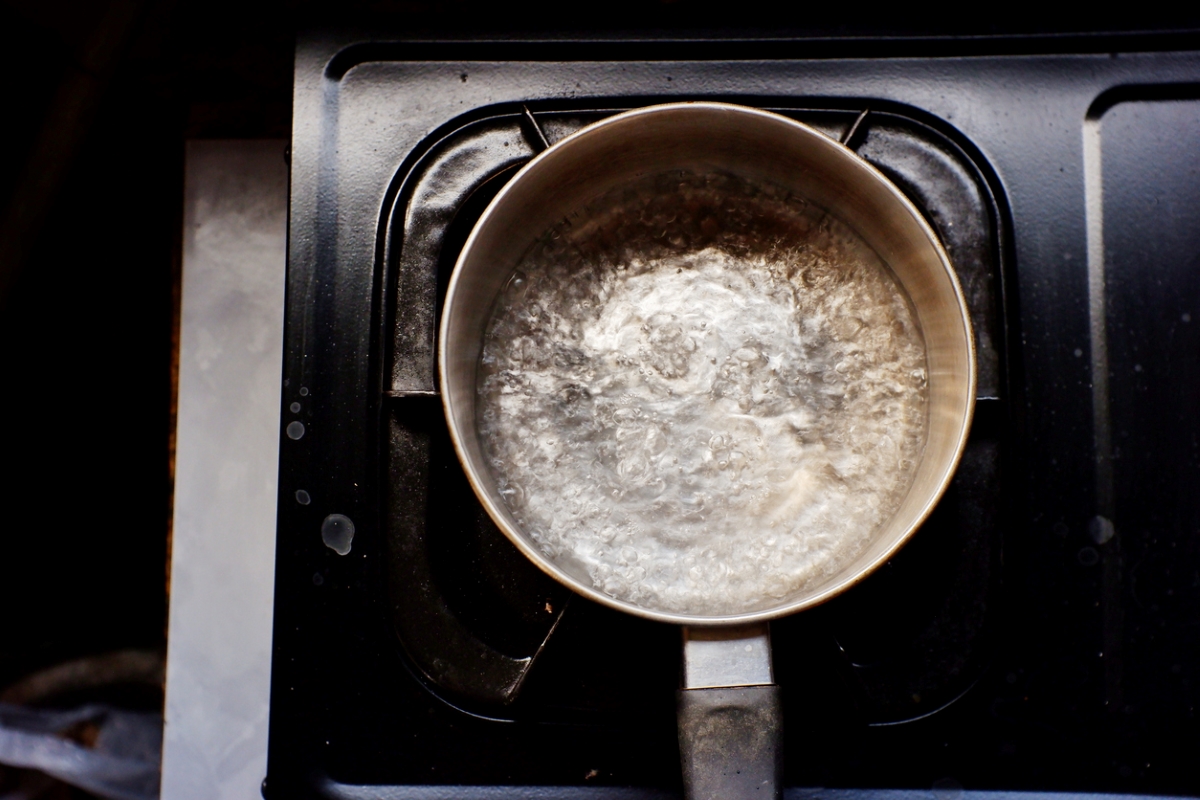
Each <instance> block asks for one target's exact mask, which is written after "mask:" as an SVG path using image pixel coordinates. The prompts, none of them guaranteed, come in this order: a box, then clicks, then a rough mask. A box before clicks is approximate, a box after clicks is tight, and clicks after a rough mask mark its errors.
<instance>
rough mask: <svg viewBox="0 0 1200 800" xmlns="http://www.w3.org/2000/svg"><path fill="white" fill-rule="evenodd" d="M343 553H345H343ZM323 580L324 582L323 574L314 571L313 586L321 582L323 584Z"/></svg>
mask: <svg viewBox="0 0 1200 800" xmlns="http://www.w3.org/2000/svg"><path fill="white" fill-rule="evenodd" d="M343 555H345V554H344V553H343ZM324 582H325V576H324V575H322V574H321V573H319V572H314V573H313V586H320V585H321V584H323V583H324Z"/></svg>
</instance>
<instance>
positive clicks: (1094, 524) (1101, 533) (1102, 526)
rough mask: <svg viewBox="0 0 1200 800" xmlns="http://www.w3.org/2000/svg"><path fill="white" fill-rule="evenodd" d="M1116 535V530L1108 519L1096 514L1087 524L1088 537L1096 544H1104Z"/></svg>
mask: <svg viewBox="0 0 1200 800" xmlns="http://www.w3.org/2000/svg"><path fill="white" fill-rule="evenodd" d="M1116 535H1117V529H1116V528H1115V527H1113V524H1112V520H1110V519H1109V518H1108V517H1105V516H1103V515H1101V514H1097V515H1096V516H1094V517H1092V518H1091V520H1090V521H1089V522H1088V536H1089V537H1091V540H1092V541H1093V542H1095V543H1096V544H1104V543H1105V542H1107V541H1109V540H1110V539H1112V538H1113V537H1114V536H1116Z"/></svg>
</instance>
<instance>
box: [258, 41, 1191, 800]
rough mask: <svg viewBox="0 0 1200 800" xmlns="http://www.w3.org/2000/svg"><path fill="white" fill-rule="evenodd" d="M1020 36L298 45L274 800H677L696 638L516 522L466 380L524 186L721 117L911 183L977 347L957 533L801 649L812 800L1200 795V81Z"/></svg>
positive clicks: (864, 589) (797, 719)
mask: <svg viewBox="0 0 1200 800" xmlns="http://www.w3.org/2000/svg"><path fill="white" fill-rule="evenodd" d="M870 44H871V43H870V42H866V43H863V42H859V43H858V44H857V45H856V47H857V48H858V49H859V50H863V51H871V50H872V48H871V47H870ZM1060 44H1061V43H1060ZM1105 44H1107V45H1109V46H1116V45H1121V42H1120V41H1116V42H1115V43H1114V42H1106V43H1105ZM1009 45H1012V51H1013V52H1014V53H1023V54H1015V55H1008V54H1004V53H1003V52H1000V53H998V54H995V55H987V56H974V55H969V54H967V53H965V52H955V51H954V50H953V49H952V48H950V49H947V48H946V47H943V48H942V50H941V51H939V52H938V55H937V56H936V57H933V56H929V57H926V56H923V55H922V54H921V52H920V51H921V45H920V44H919V43H917V44H915V45H913V46H912V47H911V48H910V50H911V51H906V50H904V49H902V48H901V49H899V50H898V49H897V47H896V45H895V44H894V43H891V44H886V43H884V44H881V45H880V47H879V48H876V49H877V50H878V51H879V52H883V53H885V54H886V55H885V56H884V57H878V58H870V57H841V56H842V55H844V53H839V52H838V48H837V47H836V46H833V45H830V44H829V43H828V42H826V43H824V44H820V45H819V46H817V45H813V44H811V43H808V44H806V43H805V42H804V41H794V42H787V41H781V40H773V41H769V42H758V43H756V42H745V41H742V42H721V41H704V42H700V41H690V42H689V41H673V42H664V41H649V40H636V39H632V40H624V41H621V42H612V41H609V42H595V41H592V42H589V41H564V40H548V39H541V40H536V41H430V40H425V41H383V40H373V39H371V38H369V37H368V38H362V37H352V36H348V37H342V38H338V37H315V38H311V39H309V40H307V41H305V42H304V43H302V44H301V46H300V47H299V48H298V51H297V59H296V78H295V80H296V83H295V107H294V131H293V140H292V150H291V169H292V184H291V221H290V225H291V228H290V245H289V263H288V297H287V317H286V333H285V362H284V385H283V390H282V398H283V409H284V413H283V426H284V429H283V431H281V456H280V459H281V472H280V505H279V532H278V547H277V574H276V602H275V639H274V666H273V682H272V699H271V727H270V754H269V765H268V779H267V782H266V784H265V786H264V792H265V794H266V795H267V796H268V797H271V798H274V797H281V798H282V797H381V796H382V797H395V798H401V797H422V798H424V797H443V796H444V797H456V798H463V797H473V796H479V797H508V796H513V797H517V796H521V797H524V796H554V797H573V796H579V797H622V798H624V797H671V796H676V795H677V794H678V793H679V789H680V787H679V767H678V744H677V741H676V730H675V717H674V713H675V712H674V702H675V700H674V692H675V689H676V688H677V687H678V685H679V670H680V664H679V653H680V633H679V630H678V629H677V628H674V627H671V626H668V625H663V624H659V623H654V622H650V621H647V620H642V619H637V618H633V617H630V616H628V615H623V614H620V613H618V612H615V611H613V610H611V609H608V608H604V607H601V606H598V605H596V604H594V603H591V602H589V601H587V600H585V599H583V598H581V597H576V596H572V595H571V593H570V592H569V591H567V590H566V589H564V588H562V587H560V586H558V585H557V584H556V583H554V582H553V581H552V580H550V579H549V578H547V577H546V576H544V575H543V574H542V573H541V572H539V571H538V570H537V568H536V567H534V566H533V565H531V564H530V563H529V562H527V561H526V560H525V559H524V557H523V556H521V555H520V553H518V552H517V551H516V549H515V548H514V547H513V546H512V545H511V544H509V542H508V540H507V539H505V538H504V536H503V535H502V534H500V532H499V531H498V530H497V529H496V528H495V527H494V526H493V525H492V523H491V522H490V520H489V518H488V517H487V514H486V513H485V512H484V511H483V510H482V508H481V507H480V506H479V504H478V502H477V501H476V499H475V497H474V494H473V493H472V491H471V489H470V487H469V486H468V484H467V482H466V479H465V477H464V475H463V473H462V470H461V468H460V467H459V466H458V463H457V461H456V459H455V456H454V452H453V449H452V447H451V446H450V443H449V437H448V434H447V431H446V426H445V423H444V421H443V416H442V411H441V403H440V399H439V398H438V396H437V381H436V376H435V368H434V353H435V330H436V327H437V321H438V317H439V311H440V304H441V297H442V293H443V292H444V289H445V286H446V282H447V281H448V279H449V274H450V270H451V268H452V267H453V265H454V262H455V259H456V257H457V254H458V251H459V249H460V248H461V246H462V244H463V243H464V241H465V239H466V236H467V235H468V233H469V232H470V230H471V228H472V226H473V224H474V222H475V220H476V219H477V218H478V217H479V215H480V214H481V213H482V211H483V209H484V208H485V207H486V206H487V204H488V202H489V201H490V200H491V199H492V197H494V196H495V195H496V193H497V192H498V191H499V189H500V188H501V187H502V186H503V185H504V184H505V182H506V181H507V180H508V179H509V178H511V177H512V175H513V174H515V172H516V171H517V170H518V169H519V168H520V166H521V165H522V164H524V163H525V162H526V161H528V160H529V159H530V158H531V157H532V156H533V155H535V154H536V153H537V152H539V151H540V150H541V149H544V148H545V147H546V146H547V145H548V144H553V143H554V142H555V141H557V140H559V139H561V138H562V137H564V136H566V135H568V134H570V133H571V132H573V131H575V130H578V129H579V128H580V127H582V126H584V125H586V124H588V123H590V122H593V121H595V120H598V119H602V118H604V117H605V116H608V115H611V114H614V113H618V112H620V111H623V110H626V109H630V108H636V107H640V106H645V105H650V104H653V103H656V102H665V101H678V100H688V99H696V100H699V99H705V100H722V101H727V102H734V103H740V104H743V105H750V106H755V107H760V108H764V109H770V110H772V111H775V112H778V113H781V114H785V115H787V116H790V117H792V118H794V119H797V120H799V121H801V122H804V123H806V124H808V125H810V126H812V127H814V128H816V129H818V130H820V131H822V132H824V133H826V134H827V135H829V136H831V137H833V138H835V139H838V140H841V141H843V142H844V143H845V144H846V145H847V146H848V147H851V148H852V149H854V150H856V151H857V152H858V153H859V155H861V156H862V157H863V158H865V159H866V160H868V161H869V162H871V163H872V164H874V165H875V166H876V167H878V168H879V169H880V170H881V171H883V172H884V173H885V174H886V175H887V176H888V177H889V178H891V179H892V180H893V181H894V182H895V183H896V185H897V186H899V187H900V188H901V190H902V191H904V192H905V193H906V194H907V195H908V196H909V197H910V198H911V199H912V200H913V202H914V203H915V204H916V206H917V207H918V208H919V209H920V210H921V212H922V213H923V214H924V215H925V216H926V218H927V219H928V221H929V222H930V223H931V225H932V227H933V228H934V230H935V231H936V232H937V234H938V235H939V236H940V237H941V239H942V241H943V243H944V244H945V246H946V249H947V251H948V253H949V255H950V257H951V260H952V261H953V263H954V265H955V268H956V270H957V271H958V274H959V278H960V280H961V282H962V285H963V288H964V292H965V294H966V297H967V302H968V306H969V308H970V311H971V315H972V319H973V322H974V326H975V332H976V338H977V347H978V355H979V385H978V397H977V400H976V415H975V423H974V427H973V430H972V433H971V438H970V442H969V444H968V447H967V450H966V454H965V456H964V458H963V461H962V465H961V466H960V468H959V469H958V472H957V473H956V477H955V480H954V483H953V484H952V486H951V488H950V490H949V491H948V493H947V494H946V496H945V497H944V499H943V500H942V502H941V503H940V504H939V506H938V508H937V510H936V511H935V513H934V515H933V516H932V517H931V519H930V520H929V521H928V522H927V523H926V524H925V525H924V526H923V528H922V529H921V531H920V532H919V533H918V534H917V535H916V537H915V538H914V539H913V541H912V542H911V543H910V544H909V545H908V546H906V548H905V549H904V550H902V551H901V552H900V553H899V554H898V555H897V556H896V557H895V558H894V559H893V560H892V561H891V562H890V563H889V564H888V565H887V566H886V567H885V568H883V569H882V570H880V571H879V572H878V573H876V574H875V575H873V576H872V577H871V578H870V579H868V580H867V581H866V582H864V583H863V584H862V585H860V586H858V587H856V588H854V589H853V590H851V591H850V592H848V593H847V594H845V595H844V596H842V597H840V598H838V599H837V600H835V601H833V602H830V603H828V604H826V605H824V606H822V607H819V608H816V609H813V610H810V611H806V612H803V613H801V614H798V615H795V616H794V617H791V618H787V619H783V620H780V621H777V622H775V623H773V625H772V638H773V644H774V648H775V666H776V676H777V680H778V682H779V683H780V685H781V686H782V687H783V692H784V714H785V720H786V725H787V728H786V734H785V736H786V742H785V783H786V785H787V786H789V787H809V788H810V789H811V787H834V788H842V789H855V790H870V789H899V790H906V789H907V790H921V791H928V790H930V789H933V790H934V791H935V792H938V793H943V794H945V793H948V795H949V796H954V795H957V794H959V793H961V792H962V791H964V787H965V790H966V791H968V792H969V791H973V790H1023V791H1069V792H1123V793H1158V794H1161V793H1181V794H1195V793H1197V792H1198V791H1200V778H1197V776H1196V774H1195V771H1194V769H1192V764H1193V757H1192V754H1193V753H1194V752H1195V747H1196V746H1197V745H1198V744H1200V741H1198V740H1200V724H1198V723H1197V721H1196V719H1195V714H1194V705H1195V702H1196V692H1197V689H1196V684H1197V681H1198V680H1200V658H1197V656H1200V536H1197V535H1196V534H1197V533H1200V503H1198V502H1197V500H1196V499H1195V495H1196V493H1195V492H1194V491H1191V490H1190V488H1191V487H1193V486H1195V485H1198V480H1197V479H1198V478H1200V474H1198V472H1200V423H1198V422H1197V421H1196V420H1197V419H1200V414H1198V413H1197V412H1200V385H1198V382H1200V374H1198V373H1200V370H1197V369H1196V355H1195V354H1196V353H1197V352H1200V350H1198V349H1197V348H1198V345H1200V341H1198V339H1197V333H1196V330H1197V328H1196V327H1195V326H1197V325H1200V263H1197V255H1196V254H1197V253H1200V227H1198V226H1196V225H1195V221H1196V220H1197V219H1198V218H1200V88H1197V87H1198V86H1200V52H1188V51H1185V50H1183V51H1172V50H1161V49H1159V50H1154V49H1150V50H1147V51H1145V52H1116V53H1113V52H1104V53H1101V54H1092V53H1088V52H1073V53H1067V54H1055V53H1053V52H1047V53H1042V52H1037V51H1039V50H1047V51H1053V50H1054V48H1055V46H1056V42H1055V41H1054V40H1046V41H1043V42H1040V43H1035V44H1034V45H1031V44H1030V43H1029V42H1024V43H1016V44H1014V43H1012V42H1010V43H1009ZM1137 45H1138V46H1139V47H1150V48H1154V47H1162V46H1166V45H1170V46H1178V45H1179V42H1178V41H1177V40H1175V39H1172V40H1166V39H1163V40H1154V39H1150V40H1144V39H1142V40H1137ZM1005 46H1007V45H1004V44H1003V43H1000V44H993V45H992V49H998V50H1001V51H1003V50H1004V47H1005ZM847 47H848V46H847ZM1071 47H1072V48H1073V49H1075V50H1079V49H1080V46H1079V43H1078V42H1073V43H1071ZM887 48H891V49H890V50H888V49H887ZM1083 49H1085V50H1086V49H1087V48H1086V47H1084V48H1083ZM1031 51H1034V52H1031ZM859 55H860V56H861V55H862V54H861V53H860V54H859ZM1193 318H1195V319H1194V320H1193Z"/></svg>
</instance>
